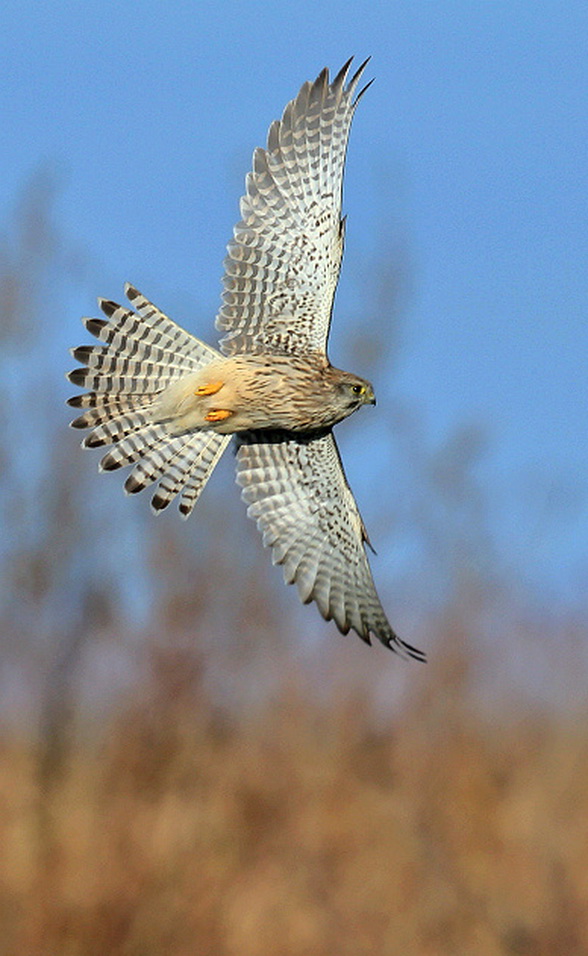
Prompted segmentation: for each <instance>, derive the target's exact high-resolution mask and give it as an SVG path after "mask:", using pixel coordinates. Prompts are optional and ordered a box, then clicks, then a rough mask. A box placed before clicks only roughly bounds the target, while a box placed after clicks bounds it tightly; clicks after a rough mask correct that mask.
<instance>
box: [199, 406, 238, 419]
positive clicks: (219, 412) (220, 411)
mask: <svg viewBox="0 0 588 956" xmlns="http://www.w3.org/2000/svg"><path fill="white" fill-rule="evenodd" d="M232 414H233V413H232V412H230V411H228V410H227V409H226V408H213V409H211V410H210V411H209V413H208V415H205V416H204V420H205V421H206V422H224V421H225V419H226V418H229V417H230V416H231V415H232Z"/></svg>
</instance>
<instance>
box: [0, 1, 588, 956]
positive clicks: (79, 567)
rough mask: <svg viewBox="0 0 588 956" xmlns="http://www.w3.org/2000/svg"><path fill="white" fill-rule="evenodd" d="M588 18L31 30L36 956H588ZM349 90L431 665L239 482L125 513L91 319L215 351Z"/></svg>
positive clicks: (395, 17)
mask: <svg viewBox="0 0 588 956" xmlns="http://www.w3.org/2000/svg"><path fill="white" fill-rule="evenodd" d="M587 28H588V8H587V7H586V5H585V4H584V3H580V2H575V0H569V2H568V3H566V4H559V3H555V2H553V3H551V2H543V0H535V2H533V3H531V2H530V0H529V2H524V0H518V2H517V0H509V2H508V3H506V2H504V3H503V2H502V0H496V2H494V3H491V4H490V3H484V2H476V0H468V2H467V3H466V2H460V0H455V2H449V0H447V2H438V3H435V4H432V3H422V2H398V3H389V4H378V3H373V4H371V5H370V7H369V8H367V9H362V10H361V11H360V10H359V9H358V8H357V5H356V4H352V3H350V2H346V0H344V2H338V3H335V2H330V0H318V2H315V3H308V2H305V0H303V2H299V3H296V4H294V5H293V4H288V3H285V2H283V0H274V2H272V3H269V2H268V3H264V2H259V3H255V2H252V3H250V4H247V5H245V4H242V3H237V2H231V0H225V2H218V3H216V4H214V5H212V4H208V3H205V2H200V3H196V2H184V3H178V4H174V5H170V4H163V3H157V2H153V0H148V2H144V3H130V2H125V0H122V2H119V3H116V4H115V3H111V2H105V0H101V2H100V3H98V2H95V0H86V2H85V3H83V4H76V3H73V2H69V3H68V2H64V0H54V2H52V3H43V2H41V3H39V2H37V3H31V2H22V0H21V2H19V3H18V4H17V3H14V2H11V0H8V2H7V3H5V4H4V6H3V9H2V12H1V13H0V50H1V63H2V66H1V71H2V83H1V84H0V109H1V115H2V133H3V149H2V152H1V155H0V172H1V175H0V302H1V310H0V491H1V499H0V574H1V577H0V595H1V601H2V603H1V607H0V638H1V641H2V644H1V670H0V758H1V759H0V846H1V847H2V852H1V855H0V953H2V954H4V953H6V954H13V953H19V954H23V953H25V954H46V953H59V954H66V953H67V954H68V956H78V954H79V956H82V954H84V956H86V954H88V956H90V954H92V956H93V954H96V956H98V954H100V956H102V954H104V953H109V954H115V956H117V954H121V956H122V954H125V956H130V954H137V956H139V954H140V956H151V954H153V956H157V954H164V953H165V954H171V956H188V954H194V953H197V954H198V956H217V954H219V956H225V954H226V956H233V954H243V953H246V954H248V956H274V954H280V956H299V954H300V956H302V954H304V956H323V954H324V956H332V954H341V956H355V954H364V953H365V954H371V953H374V954H375V953H378V954H389V953H390V954H395V953H403V954H409V956H410V954H415V956H416V954H419V956H420V954H426V956H436V954H448V956H449V954H451V956H455V954H467V956H470V954H472V953H476V954H482V956H494V954H516V956H521V954H522V956H525V954H529V956H530V954H533V956H537V954H539V956H543V954H544V956H552V954H554V953H565V954H570V956H573V954H576V953H577V954H581V953H585V952H586V951H588V840H586V819H588V770H587V769H586V766H587V759H586V758H587V757H588V732H587V730H586V726H587V717H588V706H587V701H586V681H587V677H588V648H587V640H586V638H587V623H588V598H587V593H588V548H587V547H586V541H587V539H588V480H587V465H588V443H587V442H586V409H587V399H588V386H587V379H586V359H587V356H588V333H587V323H586V310H587V304H588V283H587V278H586V276H587V270H586V259H587V253H588V229H587V226H588V208H587V200H586V196H587V187H588V166H587V161H586V145H585V144H586V141H587V134H588V128H587V127H588V120H587V116H588V113H587V110H586V89H587V88H588V86H587V83H586V81H587V79H588V77H587V73H588V69H587V60H586V41H587V39H588V29H587ZM351 54H356V55H357V57H358V61H361V60H362V59H363V58H364V57H365V56H367V55H370V54H371V55H372V61H371V63H370V65H369V67H368V72H367V78H368V79H369V78H371V77H372V76H375V77H376V82H375V83H374V85H373V86H372V87H371V88H370V90H369V93H368V94H367V95H366V97H365V98H364V100H363V101H362V103H361V107H360V109H359V110H358V113H357V115H356V118H355V121H354V127H353V130H352V136H351V144H350V149H349V154H348V170H347V176H346V184H345V197H344V211H345V212H346V213H347V214H348V217H349V218H348V229H347V249H346V255H345V261H344V267H343V273H342V280H341V284H340V289H339V293H338V296H337V302H336V312H335V323H334V328H333V334H332V339H331V348H330V354H331V358H332V360H333V362H334V364H336V365H339V366H341V367H343V368H350V369H353V370H354V371H356V372H357V373H359V374H361V375H364V376H366V377H368V378H370V379H371V380H372V381H373V382H374V385H375V389H376V393H377V395H378V399H379V401H378V406H377V408H376V409H375V410H373V411H372V410H365V411H364V412H363V413H361V417H360V415H357V416H354V417H353V418H352V419H350V420H349V421H348V422H347V423H343V424H342V425H341V426H340V427H339V429H338V433H337V434H338V440H339V444H340V447H341V450H342V454H343V457H344V460H345V463H346V467H347V472H348V477H349V479H350V482H351V485H352V487H353V489H354V491H355V493H356V496H357V498H358V502H359V505H360V508H361V510H362V512H363V515H364V518H365V521H366V524H367V526H368V529H370V533H371V537H372V540H373V543H374V546H375V547H376V550H377V552H378V554H377V556H376V557H373V559H372V567H373V570H374V576H375V578H376V582H377V584H378V588H379V591H380V593H381V596H382V600H383V604H384V606H385V607H386V609H387V611H388V613H389V616H390V619H391V621H392V623H393V625H394V627H395V628H396V629H397V630H398V631H399V633H400V634H401V635H402V636H403V637H404V638H405V639H406V640H408V641H409V642H410V643H412V644H415V645H416V646H418V647H420V648H423V649H424V650H426V651H427V653H428V655H429V663H428V664H427V665H426V666H424V667H421V666H418V665H416V664H414V665H410V664H406V663H404V662H402V661H400V660H399V659H398V658H396V657H394V655H392V654H390V653H389V652H387V651H386V650H385V649H384V648H382V647H380V646H377V647H373V648H369V647H367V646H365V645H364V644H362V642H361V641H359V640H358V639H357V638H356V637H354V636H353V635H348V636H347V637H345V638H344V637H342V636H341V635H339V634H338V633H337V631H336V629H335V628H334V626H333V625H328V624H325V623H324V622H322V621H321V620H320V618H319V616H318V612H317V611H316V609H315V608H314V607H310V608H302V607H300V606H299V605H298V602H297V598H296V594H295V592H294V591H293V589H287V588H285V587H284V586H283V584H282V583H281V580H280V578H281V575H280V573H279V571H277V570H276V569H272V567H271V564H270V561H269V555H268V554H267V553H265V552H264V551H263V548H262V546H261V541H260V539H259V536H258V534H257V532H256V529H255V527H254V526H253V524H252V523H251V522H249V521H248V520H247V518H246V516H245V509H244V507H243V505H242V503H241V502H240V500H239V493H238V489H237V488H236V486H235V485H234V476H233V463H232V461H231V457H230V455H227V457H226V460H225V461H223V462H222V463H221V465H220V467H219V468H218V469H217V472H216V473H215V475H214V478H213V480H212V481H211V483H210V485H209V487H208V488H207V490H206V493H205V495H204V496H203V499H202V500H201V501H200V503H199V504H198V506H197V509H196V511H195V513H194V514H193V516H192V518H191V519H190V520H189V521H188V522H185V523H184V522H182V521H181V520H180V518H179V516H178V514H177V512H176V511H175V508H173V507H172V508H170V509H169V512H170V513H169V514H164V515H162V516H161V517H158V518H155V517H153V516H152V515H151V514H150V511H149V507H148V501H147V500H143V499H142V498H141V497H140V496H139V498H138V499H125V498H124V496H123V495H122V493H121V485H122V480H121V475H120V474H115V475H107V476H101V477H99V476H98V475H97V469H96V465H97V457H98V456H93V455H92V454H91V453H90V452H84V453H82V452H81V451H80V449H79V447H78V446H79V438H80V436H79V434H76V433H75V432H73V431H68V429H67V427H66V425H67V422H68V421H69V419H70V418H71V417H73V415H70V414H69V411H68V410H67V409H66V408H65V406H64V401H65V399H66V398H67V397H68V396H69V395H70V394H71V392H72V391H73V389H72V387H71V386H69V385H68V384H67V383H66V382H65V379H64V373H65V372H67V371H68V370H69V368H71V366H72V364H73V363H72V360H70V359H69V357H68V355H67V351H66V350H67V348H68V347H69V346H74V345H78V344H81V343H82V342H84V341H87V338H88V337H87V335H86V333H85V331H84V329H83V327H82V326H81V324H80V321H79V319H80V316H82V315H88V314H90V315H92V314H96V305H95V297H96V295H103V296H106V297H110V298H114V299H119V300H120V298H121V296H122V285H123V283H124V282H125V281H126V280H129V281H132V282H133V283H134V284H136V285H137V286H138V287H139V288H140V289H141V291H143V292H144V293H145V294H146V295H147V296H148V297H149V298H151V299H152V300H153V301H154V302H156V303H157V304H158V305H159V306H160V307H161V308H162V309H164V311H166V312H167V313H168V314H170V315H171V316H172V317H173V318H174V319H176V321H178V322H180V323H181V324H183V325H185V326H186V327H187V328H189V329H190V330H191V331H193V332H195V333H197V334H198V335H200V336H201V337H202V338H204V339H207V340H209V341H211V342H213V343H214V341H215V333H214V315H215V312H216V310H217V308H218V301H219V290H220V276H221V262H222V258H223V255H224V247H225V244H226V242H227V241H228V239H229V237H230V235H231V230H232V227H233V225H234V223H235V221H236V220H237V219H238V205H237V200H238V197H239V196H240V195H241V193H242V191H243V180H244V175H245V173H246V171H247V170H248V169H249V166H250V161H251V153H252V150H253V148H254V147H255V146H256V145H259V144H263V142H264V139H265V135H266V132H267V128H268V126H269V123H270V122H271V120H273V119H274V118H276V117H279V116H280V115H281V112H282V110H283V108H284V106H285V104H286V102H287V101H288V100H289V99H291V98H292V97H293V96H294V95H295V94H296V93H297V91H298V89H299V87H300V85H301V83H302V82H303V81H304V80H305V79H312V78H314V77H315V76H316V75H317V73H318V72H319V71H320V69H321V68H322V67H323V66H325V65H328V66H329V67H330V68H331V70H332V71H333V72H336V71H337V70H338V69H339V67H340V66H341V65H342V63H343V62H344V61H345V60H346V59H347V57H348V56H350V55H351Z"/></svg>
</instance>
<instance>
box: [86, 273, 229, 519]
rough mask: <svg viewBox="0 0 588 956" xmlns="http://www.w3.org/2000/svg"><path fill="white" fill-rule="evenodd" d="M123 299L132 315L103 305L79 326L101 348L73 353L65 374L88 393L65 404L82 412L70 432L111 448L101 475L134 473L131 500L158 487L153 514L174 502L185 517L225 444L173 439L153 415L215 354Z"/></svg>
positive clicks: (193, 436) (135, 300) (214, 438)
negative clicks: (174, 387)
mask: <svg viewBox="0 0 588 956" xmlns="http://www.w3.org/2000/svg"><path fill="white" fill-rule="evenodd" d="M125 292H126V295H127V297H128V298H129V300H130V301H131V303H132V304H133V306H134V307H135V309H136V310H137V311H136V312H134V311H133V310H132V309H127V308H126V307H124V306H121V305H117V304H116V302H111V301H109V300H105V299H99V300H98V301H99V304H100V308H101V309H102V311H103V312H104V314H105V316H106V317H107V318H106V320H104V319H84V320H83V321H84V324H85V326H86V328H87V330H88V331H89V332H90V333H91V334H92V335H94V336H96V338H97V339H99V341H100V342H101V343H102V344H101V345H94V346H86V345H83V346H80V347H79V348H77V349H72V355H73V357H74V358H75V359H77V361H78V362H81V363H82V366H83V367H81V368H76V369H74V370H73V372H70V374H69V375H68V378H69V380H70V382H73V384H74V385H80V386H82V387H85V388H88V389H90V391H89V392H86V393H85V394H83V395H75V396H74V397H73V398H70V399H69V401H68V405H71V406H72V407H73V408H79V409H82V410H83V411H82V414H81V415H79V417H78V418H76V419H74V421H73V422H72V423H71V424H72V427H73V428H91V429H92V430H91V431H90V433H89V434H88V435H87V436H86V438H85V439H84V441H83V442H82V445H83V447H84V448H98V447H101V446H103V445H113V446H114V447H113V448H112V449H111V450H110V451H109V452H108V453H107V454H106V455H105V456H104V458H103V459H102V461H101V462H100V469H101V470H102V471H114V470H115V469H117V468H122V467H124V466H125V465H130V464H134V467H133V469H132V471H131V473H130V474H129V476H128V478H127V480H126V482H125V491H126V492H127V493H128V494H135V493H137V492H139V491H142V490H143V488H146V487H147V486H148V485H151V484H153V483H154V482H159V485H158V488H157V489H156V491H155V494H154V495H153V498H152V500H151V506H152V508H153V510H154V511H156V512H159V511H161V510H162V509H163V508H166V507H167V505H168V504H169V503H170V501H172V500H173V498H175V497H176V496H177V495H181V498H180V504H179V507H180V512H181V513H182V515H184V516H185V517H187V516H188V515H189V514H190V512H191V511H192V508H193V507H194V505H195V504H196V502H197V500H198V497H199V495H200V492H201V491H202V489H203V488H204V486H205V484H206V482H207V481H208V479H209V477H210V475H211V474H212V471H213V469H214V466H215V465H216V463H217V461H218V460H219V458H220V456H221V455H222V453H223V451H224V450H225V448H226V446H227V444H228V442H229V439H230V436H229V435H219V434H217V433H216V432H213V431H202V432H199V431H188V432H185V433H183V434H179V435H178V434H177V433H173V432H172V430H171V429H169V428H168V425H167V423H166V422H165V421H164V422H162V421H161V420H157V419H156V416H155V415H154V414H153V409H154V404H155V403H156V400H157V397H158V395H159V394H160V393H161V392H162V391H164V389H166V388H167V387H168V386H169V385H171V384H173V383H174V382H176V381H177V380H178V379H180V378H182V377H183V376H185V375H189V374H190V373H193V372H196V371H198V369H200V368H203V367H204V366H205V365H208V363H209V362H211V361H212V360H213V359H215V358H218V357H219V353H218V352H217V351H216V350H215V349H213V348H210V347H209V346H208V345H205V344H204V343H203V342H200V341H199V340H198V339H196V338H194V336H192V335H190V334H189V333H188V332H185V331H184V330H183V329H182V328H180V326H178V325H176V324H175V322H172V321H171V319H169V318H168V317H167V316H166V315H164V314H163V312H160V310H159V309H157V308H156V307H155V306H154V305H153V304H152V303H151V302H149V301H148V300H147V299H145V298H144V297H143V296H142V295H141V294H140V293H139V292H138V291H137V290H136V289H134V288H133V287H132V286H130V285H126V286H125Z"/></svg>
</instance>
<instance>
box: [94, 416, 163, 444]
mask: <svg viewBox="0 0 588 956" xmlns="http://www.w3.org/2000/svg"><path fill="white" fill-rule="evenodd" d="M150 420H151V419H150V416H149V412H148V411H144V412H129V413H127V414H126V415H118V416H117V417H116V418H109V419H108V420H105V421H103V422H102V424H100V425H98V426H97V427H96V428H93V429H92V431H91V432H90V433H89V434H88V435H86V437H85V438H84V440H83V442H82V447H83V448H100V447H101V446H102V445H113V444H114V443H115V442H118V441H121V439H123V438H126V437H127V435H130V434H131V433H132V432H135V431H137V430H138V429H139V428H144V427H145V426H146V425H148V424H149V422H150Z"/></svg>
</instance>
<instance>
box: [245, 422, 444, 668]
mask: <svg viewBox="0 0 588 956" xmlns="http://www.w3.org/2000/svg"><path fill="white" fill-rule="evenodd" d="M237 482H238V483H239V484H240V485H241V486H242V488H243V492H242V496H243V498H244V500H245V501H246V502H247V504H248V505H249V507H248V510H247V513H248V515H249V516H250V517H251V518H254V519H255V520H256V521H257V526H258V528H259V530H260V531H261V532H262V534H263V543H264V544H265V545H267V546H269V547H271V549H272V558H273V562H274V564H281V565H283V570H284V579H285V581H286V583H287V584H294V583H296V585H297V587H298V592H299V595H300V598H301V600H302V601H303V602H304V603H308V602H309V601H316V603H317V605H318V607H319V610H320V612H321V614H322V615H323V617H324V618H325V619H326V620H330V619H331V618H332V619H333V620H334V621H335V623H336V625H337V627H338V628H339V630H340V631H341V632H342V633H343V634H346V633H347V632H348V631H349V630H350V628H353V630H354V631H356V632H357V633H358V634H359V636H360V637H361V638H363V640H364V641H367V643H368V644H369V643H370V635H373V636H374V637H377V638H378V640H380V641H381V642H382V643H383V644H385V645H386V646H387V647H390V648H391V649H392V650H393V651H396V652H397V653H398V654H400V655H402V656H403V657H414V658H416V659H417V660H424V659H425V655H424V654H423V653H422V652H421V651H419V650H417V649H416V648H414V647H411V646H410V645H409V644H405V643H404V641H402V640H401V639H400V638H399V637H398V636H397V635H396V634H395V633H394V631H393V630H392V627H391V626H390V624H389V622H388V620H387V618H386V615H385V613H384V610H383V608H382V605H381V604H380V599H379V598H378V595H377V592H376V588H375V585H374V581H373V578H372V574H371V570H370V566H369V564H368V560H367V556H366V553H365V546H364V544H365V542H366V540H367V535H366V532H365V528H364V525H363V521H362V519H361V516H360V514H359V511H358V508H357V505H356V503H355V499H354V497H353V494H352V492H351V489H350V487H349V485H348V483H347V480H346V478H345V474H344V472H343V467H342V464H341V459H340V457H339V452H338V449H337V445H336V443H335V439H334V437H333V435H332V434H331V433H330V432H328V433H326V434H322V435H319V436H317V437H313V438H309V439H303V440H299V439H292V438H291V437H290V436H286V435H284V434H283V433H282V434H271V433H264V432H256V433H250V434H249V435H244V436H241V437H240V447H239V451H238V454H237Z"/></svg>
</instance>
